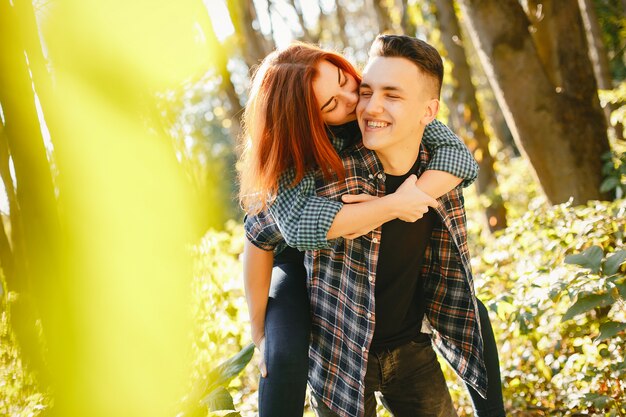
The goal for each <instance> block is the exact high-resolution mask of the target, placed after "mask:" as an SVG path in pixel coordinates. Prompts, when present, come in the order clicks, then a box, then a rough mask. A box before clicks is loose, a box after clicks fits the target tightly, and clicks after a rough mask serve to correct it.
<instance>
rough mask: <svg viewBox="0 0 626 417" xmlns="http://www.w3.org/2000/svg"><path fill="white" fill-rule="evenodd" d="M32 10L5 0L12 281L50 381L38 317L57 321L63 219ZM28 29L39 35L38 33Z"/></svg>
mask: <svg viewBox="0 0 626 417" xmlns="http://www.w3.org/2000/svg"><path fill="white" fill-rule="evenodd" d="M25 6H27V7H25ZM27 13H31V14H32V13H33V11H32V6H30V3H29V2H22V1H20V2H17V4H16V5H15V6H13V5H11V4H10V3H9V1H8V0H0V103H1V105H2V109H3V112H4V117H5V120H6V122H5V128H4V135H5V138H4V139H6V141H7V145H8V152H9V153H10V155H11V158H12V160H13V166H14V169H15V177H16V183H17V186H16V188H15V196H16V200H17V201H16V203H17V204H13V207H12V210H13V211H12V212H11V216H12V244H13V251H14V259H15V260H16V263H15V274H14V276H13V277H7V284H8V285H10V288H9V289H10V290H11V291H14V292H15V293H16V294H17V295H18V298H17V301H16V302H15V303H14V304H13V305H12V306H11V310H12V314H11V319H12V327H13V329H14V331H15V333H16V336H17V339H18V342H19V344H20V346H21V348H22V351H23V354H24V358H25V359H26V361H27V362H28V363H29V365H30V366H31V367H33V368H34V369H36V370H37V371H38V372H39V376H40V380H41V382H43V383H44V384H46V383H47V382H48V369H47V366H46V365H45V362H44V360H43V356H42V352H41V339H40V337H39V334H38V328H37V325H36V320H38V319H41V320H42V321H43V328H44V331H45V330H46V329H47V325H49V324H50V322H52V321H54V318H53V317H51V316H50V315H47V313H48V310H49V309H48V308H47V307H50V306H51V305H52V304H53V303H54V301H55V300H53V299H51V297H48V294H49V293H50V292H49V289H50V286H52V285H56V278H57V277H58V274H59V264H58V263H59V259H60V257H59V250H60V246H59V240H58V239H59V237H60V223H59V218H58V213H57V202H56V197H55V191H54V185H53V182H52V176H51V172H50V165H49V163H48V159H47V154H46V149H45V147H44V140H43V135H42V132H41V129H40V121H39V117H38V114H37V109H36V105H35V102H36V99H35V95H34V92H33V79H32V78H31V74H32V73H33V72H34V71H31V68H29V63H27V60H26V56H30V53H29V52H31V51H29V50H28V49H27V48H26V45H27V44H29V41H28V40H27V39H25V33H24V31H23V27H24V25H26V26H28V24H29V22H32V21H34V14H32V15H26V14H27ZM28 35H29V36H33V37H36V36H38V33H37V32H35V33H29V34H28ZM38 52H39V53H41V51H38ZM34 53H36V52H34ZM31 64H32V63H31ZM5 152H6V150H5ZM4 176H6V173H4ZM7 191H8V192H10V191H11V190H10V189H9V190H7ZM15 206H17V207H19V208H16V207H15ZM13 216H15V217H13ZM57 308H58V309H60V307H57Z"/></svg>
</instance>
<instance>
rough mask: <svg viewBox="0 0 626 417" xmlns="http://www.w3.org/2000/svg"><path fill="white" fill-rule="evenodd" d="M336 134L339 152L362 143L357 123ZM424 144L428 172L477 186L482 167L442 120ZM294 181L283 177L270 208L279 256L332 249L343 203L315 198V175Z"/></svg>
mask: <svg viewBox="0 0 626 417" xmlns="http://www.w3.org/2000/svg"><path fill="white" fill-rule="evenodd" d="M335 133H336V134H334V135H331V140H332V142H333V146H334V147H335V149H337V150H338V151H339V150H341V149H343V148H344V147H346V146H347V145H350V144H352V143H356V142H358V141H360V139H361V132H360V130H359V127H358V124H357V122H356V121H355V122H352V123H350V124H347V125H344V126H343V127H340V128H339V130H336V131H335ZM422 143H423V144H424V146H426V148H427V149H428V151H429V152H431V153H432V158H431V160H430V162H429V163H428V167H427V169H431V170H438V171H445V172H448V173H450V174H452V175H454V176H456V177H458V178H462V179H463V180H464V181H463V183H462V185H463V186H464V187H467V186H468V185H470V184H471V183H473V182H474V180H475V179H476V177H477V175H478V164H477V163H476V161H475V160H474V157H473V156H472V154H471V153H470V151H469V149H467V146H465V144H464V143H463V142H462V141H461V140H460V139H459V138H458V137H457V136H456V135H455V134H454V133H453V132H452V131H451V130H450V129H449V128H448V127H447V126H446V125H444V124H443V123H441V122H440V121H438V120H434V121H433V122H431V123H430V124H428V125H427V126H426V129H425V130H424V135H423V138H422ZM293 180H294V173H293V172H287V173H285V174H284V175H283V176H282V177H281V179H280V182H279V189H278V194H277V196H276V199H275V200H274V201H273V202H272V203H271V205H270V207H269V210H270V212H271V213H272V215H273V216H274V218H275V219H276V222H277V223H278V227H279V229H280V231H281V234H282V239H281V242H277V248H276V252H280V250H282V249H283V248H284V246H285V243H286V244H287V245H289V246H291V247H294V248H297V249H299V250H301V251H304V250H308V249H320V248H327V247H329V246H330V243H329V242H328V241H327V240H326V235H327V234H328V230H329V229H330V226H331V225H332V223H333V220H334V219H335V216H336V215H337V212H339V210H341V208H342V207H343V203H342V202H341V201H332V200H329V199H326V198H322V197H319V196H316V195H315V174H314V173H313V172H310V173H308V174H307V175H306V176H305V177H304V178H303V179H302V181H300V183H298V184H297V185H296V186H295V187H291V183H292V182H293ZM247 222H248V219H246V227H252V226H248V225H247ZM283 239H284V242H283Z"/></svg>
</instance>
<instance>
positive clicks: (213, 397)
mask: <svg viewBox="0 0 626 417" xmlns="http://www.w3.org/2000/svg"><path fill="white" fill-rule="evenodd" d="M201 402H202V403H203V404H205V405H206V406H207V407H208V408H209V411H222V410H227V411H235V404H234V403H233V397H232V396H231V395H230V393H229V392H228V390H227V389H226V388H224V387H217V388H216V389H214V390H213V391H211V392H210V393H209V395H207V396H206V397H204V398H203V399H202V401H201Z"/></svg>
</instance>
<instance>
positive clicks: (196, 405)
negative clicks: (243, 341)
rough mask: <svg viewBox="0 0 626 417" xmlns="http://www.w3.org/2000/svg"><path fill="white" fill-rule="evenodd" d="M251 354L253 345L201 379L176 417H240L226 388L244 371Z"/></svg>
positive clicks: (249, 345)
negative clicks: (200, 382)
mask: <svg viewBox="0 0 626 417" xmlns="http://www.w3.org/2000/svg"><path fill="white" fill-rule="evenodd" d="M253 353H254V345H253V344H252V343H250V344H248V345H247V346H246V347H244V348H243V349H242V350H241V351H240V352H239V353H237V354H236V355H235V356H233V357H232V358H229V359H227V360H226V361H225V362H223V363H222V364H220V365H219V366H218V367H216V368H215V369H213V370H212V371H210V372H209V374H208V375H206V377H205V378H203V381H202V384H200V385H199V386H198V387H196V389H195V390H194V391H193V393H192V395H190V396H188V397H187V398H186V399H185V403H184V406H183V409H184V411H183V412H182V413H180V414H179V415H178V416H179V417H183V416H206V415H207V411H208V416H218V415H219V416H238V417H241V414H240V413H239V412H237V411H236V410H235V404H234V401H233V397H232V396H231V394H230V392H228V389H227V387H228V385H229V384H230V382H231V381H232V380H233V379H234V378H235V377H237V376H238V375H239V374H240V373H241V372H242V371H243V370H244V368H245V367H246V365H247V364H248V363H249V362H250V359H252V354H253Z"/></svg>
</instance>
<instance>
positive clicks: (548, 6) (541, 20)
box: [526, 0, 562, 85]
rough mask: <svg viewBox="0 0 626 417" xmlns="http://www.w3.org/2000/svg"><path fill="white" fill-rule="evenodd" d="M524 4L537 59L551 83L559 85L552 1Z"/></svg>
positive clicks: (559, 77) (559, 76)
mask: <svg viewBox="0 0 626 417" xmlns="http://www.w3.org/2000/svg"><path fill="white" fill-rule="evenodd" d="M526 6H527V10H526V14H527V15H528V19H529V20H530V23H531V26H530V27H529V31H530V34H531V36H532V38H533V41H534V42H535V48H536V49H537V54H538V55H539V59H540V60H541V63H542V64H543V68H544V69H545V71H546V73H547V74H548V77H549V78H550V81H551V82H552V84H554V85H561V84H562V79H561V71H560V65H559V57H558V45H557V44H556V40H557V38H558V36H557V34H556V30H557V28H556V22H555V19H554V5H553V2H552V0H528V2H527V4H526Z"/></svg>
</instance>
